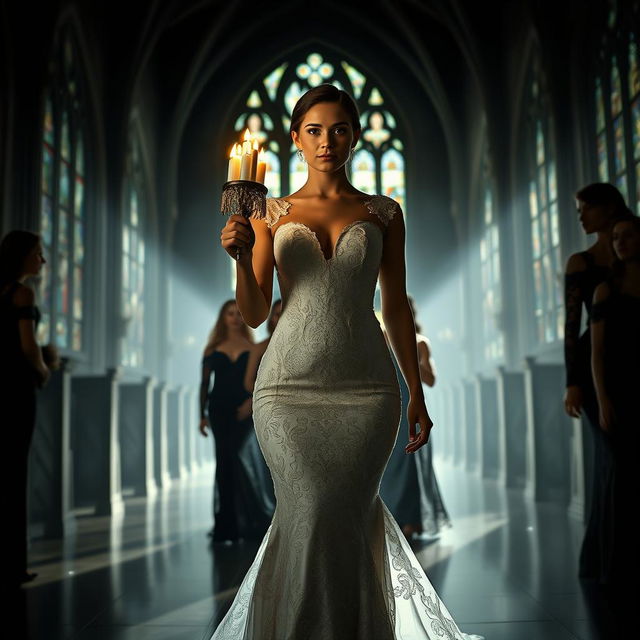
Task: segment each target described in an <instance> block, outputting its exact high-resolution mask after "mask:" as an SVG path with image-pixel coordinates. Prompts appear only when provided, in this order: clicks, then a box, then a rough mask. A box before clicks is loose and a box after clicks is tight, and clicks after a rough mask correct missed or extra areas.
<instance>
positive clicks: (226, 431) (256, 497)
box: [201, 351, 275, 541]
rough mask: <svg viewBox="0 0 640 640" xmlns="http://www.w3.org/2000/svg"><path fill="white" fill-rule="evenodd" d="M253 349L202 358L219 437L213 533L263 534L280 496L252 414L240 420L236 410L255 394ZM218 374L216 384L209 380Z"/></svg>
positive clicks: (206, 401) (218, 536) (230, 536)
mask: <svg viewBox="0 0 640 640" xmlns="http://www.w3.org/2000/svg"><path fill="white" fill-rule="evenodd" d="M248 357H249V352H248V351H245V352H244V353H242V354H241V355H240V356H239V357H238V358H237V360H235V361H232V360H231V359H230V358H229V356H227V354H225V353H223V352H222V351H214V352H213V353H211V354H210V355H208V356H205V357H204V358H203V360H202V388H201V402H202V406H203V407H204V406H208V414H209V423H210V424H211V429H212V431H213V436H214V439H215V455H216V477H215V488H214V499H213V512H214V520H215V526H214V530H213V539H214V540H216V541H218V540H237V539H238V538H252V539H259V538H262V537H263V536H264V534H265V532H266V531H267V528H268V527H269V523H270V522H271V518H272V516H273V511H274V509H275V500H274V495H273V481H272V480H271V476H270V475H269V470H268V468H267V466H266V463H265V461H264V457H263V455H262V452H261V451H260V447H259V445H258V441H257V439H256V436H255V432H254V429H253V420H252V419H251V417H249V418H247V419H246V420H241V421H238V420H237V419H236V411H237V409H238V407H239V406H240V405H241V404H242V403H243V402H244V401H245V400H246V399H247V398H249V397H251V394H250V393H249V392H248V391H247V390H246V389H245V388H244V375H245V371H246V368H247V361H248ZM212 373H213V374H214V383H213V388H212V389H211V391H210V392H209V381H210V377H211V374H212Z"/></svg>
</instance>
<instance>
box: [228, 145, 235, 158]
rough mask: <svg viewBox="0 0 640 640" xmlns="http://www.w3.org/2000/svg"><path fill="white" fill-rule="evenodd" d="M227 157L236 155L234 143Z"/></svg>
mask: <svg viewBox="0 0 640 640" xmlns="http://www.w3.org/2000/svg"><path fill="white" fill-rule="evenodd" d="M229 157H230V158H235V157H236V145H235V143H234V144H233V145H232V146H231V151H230V152H229Z"/></svg>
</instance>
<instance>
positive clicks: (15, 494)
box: [0, 282, 40, 584]
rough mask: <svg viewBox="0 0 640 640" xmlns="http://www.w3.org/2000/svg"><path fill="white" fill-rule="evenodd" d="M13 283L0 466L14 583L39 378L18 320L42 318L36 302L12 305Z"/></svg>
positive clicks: (23, 563) (8, 574) (1, 396)
mask: <svg viewBox="0 0 640 640" xmlns="http://www.w3.org/2000/svg"><path fill="white" fill-rule="evenodd" d="M21 286H24V285H21V284H20V283H18V282H15V283H13V284H12V285H11V286H10V287H9V290H8V291H7V292H6V293H4V294H3V295H2V296H0V353H1V354H2V358H1V359H0V405H1V406H2V411H3V414H4V415H3V421H2V422H3V435H2V437H3V444H4V449H5V452H6V455H5V456H4V460H3V464H2V465H1V467H2V476H1V478H2V480H1V481H2V487H3V491H2V494H3V499H2V504H3V509H2V515H3V520H4V523H5V524H4V527H3V529H4V533H5V535H6V540H5V545H6V546H5V549H6V551H7V553H6V554H5V564H4V567H3V569H2V573H3V578H4V580H7V581H9V582H10V583H12V584H15V583H16V581H20V578H21V577H22V576H24V574H25V572H26V570H27V462H28V457H29V447H30V445H31V439H32V437H33V431H34V428H35V422H36V387H37V379H36V373H35V371H34V370H33V367H32V366H31V365H30V364H29V362H28V360H27V359H26V357H25V355H24V352H23V351H22V345H21V343H20V332H19V328H18V323H19V321H20V320H21V319H23V318H27V319H30V320H33V321H34V322H35V323H36V326H37V324H38V322H39V321H40V311H39V310H38V308H37V307H35V306H28V307H16V306H15V305H14V304H13V301H12V299H13V295H14V294H15V292H16V291H17V290H18V288H19V287H21Z"/></svg>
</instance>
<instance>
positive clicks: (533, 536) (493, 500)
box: [4, 462, 631, 640]
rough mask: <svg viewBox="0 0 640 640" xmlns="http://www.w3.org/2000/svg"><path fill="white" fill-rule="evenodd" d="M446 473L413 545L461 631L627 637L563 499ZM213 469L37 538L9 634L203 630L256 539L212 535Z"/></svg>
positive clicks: (190, 634) (191, 639)
mask: <svg viewBox="0 0 640 640" xmlns="http://www.w3.org/2000/svg"><path fill="white" fill-rule="evenodd" d="M437 473H438V476H439V479H440V481H441V485H442V490H443V494H444V497H445V501H446V503H447V506H448V507H449V510H450V512H451V515H452V518H453V522H454V527H453V528H452V529H450V530H447V531H446V532H444V534H443V535H442V536H441V537H440V539H439V540H437V541H435V542H431V543H429V544H427V543H416V544H415V549H416V552H417V555H418V558H419V560H420V562H421V564H422V565H423V566H424V567H425V569H426V570H427V574H428V575H429V577H430V579H431V581H432V583H433V584H434V586H435V587H436V589H437V591H438V592H439V594H440V595H441V597H442V598H443V600H444V602H445V603H446V605H447V607H448V608H449V610H450V611H451V613H452V615H453V617H454V619H455V620H456V621H457V622H458V624H459V625H460V627H461V628H462V629H463V630H464V631H468V632H475V633H479V634H482V635H484V636H485V637H486V638H487V640H577V639H582V640H595V639H609V638H622V637H624V638H627V637H629V638H630V637H631V634H629V635H627V634H626V633H624V634H623V635H620V632H615V631H613V630H612V629H613V627H612V619H613V618H614V614H613V612H612V611H611V609H610V607H609V606H608V605H607V602H606V601H605V600H604V599H603V597H602V596H601V594H599V593H594V592H593V588H592V587H591V588H589V587H586V586H585V585H582V584H581V583H580V581H579V580H578V579H577V578H576V563H577V556H578V549H579V544H580V539H581V525H580V523H578V522H576V521H574V520H572V519H571V518H569V517H568V516H567V513H566V509H564V508H562V507H560V506H558V505H552V504H534V503H532V502H531V501H529V500H527V499H525V498H524V497H523V495H522V492H520V491H506V490H504V489H502V488H500V487H498V486H497V485H496V483H494V482H491V481H481V480H480V479H479V478H478V477H476V476H471V475H469V474H467V473H465V472H464V471H462V470H461V469H459V468H454V467H451V466H449V465H448V464H446V463H443V462H439V463H438V466H437ZM210 474H211V469H208V470H207V471H206V472H203V474H202V475H199V476H198V477H195V478H192V479H190V480H189V481H184V482H182V483H180V484H178V485H176V486H174V487H172V488H171V489H169V490H167V491H164V492H162V493H161V494H159V495H158V497H156V498H154V499H148V500H147V499H140V498H130V499H127V500H126V502H125V510H124V513H123V514H122V515H121V516H118V517H114V518H97V517H92V516H81V517H79V518H78V520H77V526H76V531H75V532H74V533H73V534H70V535H68V536H67V537H66V538H65V539H64V540H61V541H43V540H40V541H34V542H33V543H32V545H31V548H30V565H31V568H32V569H33V570H35V571H38V573H39V576H38V578H37V579H36V580H35V581H34V582H33V583H31V584H29V585H28V586H26V587H25V588H23V589H22V590H20V592H19V593H18V594H14V595H13V596H11V597H12V598H13V600H12V601H9V602H8V603H7V604H9V606H10V607H11V609H10V611H11V616H10V619H11V620H17V622H18V625H22V628H18V629H17V630H16V635H10V636H4V637H7V638H9V637H11V638H25V639H29V640H58V639H63V638H64V639H66V640H70V639H73V640H116V639H117V640H134V639H135V640H203V639H208V638H209V637H210V635H211V630H212V628H214V627H215V625H216V624H217V622H218V621H219V620H220V619H221V617H222V616H223V615H224V613H225V611H226V609H227V607H228V606H229V604H230V602H231V600H232V599H233V596H234V594H235V591H236V589H237V588H238V586H239V584H240V582H241V580H242V577H243V576H244V573H245V572H246V570H247V568H248V567H249V565H250V563H251V561H252V559H253V556H254V554H255V552H256V550H257V546H258V543H254V542H251V543H249V542H245V543H243V544H241V545H236V546H230V547H217V546H216V547H213V548H211V547H210V546H209V544H208V538H207V537H206V531H207V530H208V528H209V527H210V525H211V522H210V504H211V493H212V488H211V484H210V478H211V475H210ZM300 640H304V639H302V638H301V639H300ZM327 640H330V639H327ZM372 640H375V639H372Z"/></svg>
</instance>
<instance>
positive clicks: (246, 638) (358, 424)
mask: <svg viewBox="0 0 640 640" xmlns="http://www.w3.org/2000/svg"><path fill="white" fill-rule="evenodd" d="M359 136H360V118H359V114H358V109H357V107H356V105H355V102H354V101H353V99H352V98H351V97H350V96H349V95H348V94H347V93H345V92H344V91H341V90H338V89H337V88H336V87H333V86H332V85H321V86H318V87H315V88H314V89H311V90H310V91H308V92H307V93H306V94H305V95H303V96H302V97H301V98H300V100H299V101H298V103H297V104H296V106H295V108H294V110H293V113H292V115H291V137H292V139H293V141H294V143H295V145H296V147H297V148H298V154H299V155H300V156H301V158H304V160H306V162H307V164H308V169H309V175H308V179H307V182H306V184H305V185H304V186H303V187H302V188H301V189H300V190H299V191H297V192H296V193H294V194H292V195H290V196H288V197H286V198H270V199H268V201H267V216H266V219H264V220H251V221H247V220H245V219H244V218H242V217H241V216H232V217H230V218H229V221H228V223H227V224H226V225H225V227H224V228H223V229H222V233H221V244H222V246H223V247H224V249H225V250H226V251H227V253H229V254H230V255H231V256H233V257H235V255H236V248H239V249H240V257H239V259H238V261H237V288H236V300H237V304H238V308H239V309H240V311H241V313H242V316H243V318H244V320H245V321H246V322H247V324H249V325H250V326H252V327H257V326H258V325H259V324H261V323H262V322H264V320H265V319H266V318H267V315H268V314H269V309H270V306H271V295H272V285H273V271H274V267H275V269H276V271H277V274H278V279H279V283H280V290H281V292H282V299H283V308H282V315H281V317H280V321H279V323H278V326H277V327H276V329H275V331H274V333H273V336H272V338H271V342H270V343H269V346H268V348H267V350H266V352H265V355H264V357H263V359H262V362H261V363H260V368H259V370H258V375H257V379H256V383H255V388H254V399H253V411H254V423H255V429H256V434H257V437H258V441H259V443H260V447H261V449H262V452H263V453H264V457H265V460H266V461H267V464H268V466H269V470H270V472H271V475H272V478H273V483H274V489H275V495H276V500H277V506H276V511H275V514H274V516H273V520H272V522H271V525H270V527H269V530H268V531H267V533H266V535H265V537H264V539H263V541H262V544H261V546H260V548H259V550H258V553H257V555H256V558H255V560H254V562H253V564H252V566H251V567H250V569H249V571H248V572H247V574H246V576H245V578H244V580H243V582H242V584H241V585H240V588H239V590H238V593H237V595H236V597H235V600H234V601H233V603H232V605H231V608H230V609H229V611H228V612H227V614H226V616H225V617H224V619H223V620H222V622H221V623H220V625H219V626H218V628H217V629H216V631H215V633H214V634H213V638H212V640H239V639H243V640H396V639H397V640H432V639H433V640H435V639H436V638H437V639H438V640H442V639H443V638H446V639H450V640H460V639H461V638H469V637H470V636H466V635H465V634H463V633H461V632H460V630H459V629H458V627H457V625H456V623H455V622H454V621H453V619H452V618H451V615H450V614H449V612H448V611H447V609H446V608H445V606H444V604H443V603H442V602H441V600H440V599H439V598H438V595H437V594H436V593H435V591H434V589H433V587H432V586H431V584H430V582H429V580H428V579H427V577H426V575H425V573H424V571H423V570H422V568H421V567H420V565H419V563H418V561H417V559H416V557H415V555H414V554H413V552H412V551H411V548H410V547H409V545H408V543H407V542H406V540H405V538H404V536H403V534H402V532H401V531H400V529H399V528H398V525H397V524H396V522H395V521H394V519H393V517H392V516H391V514H390V512H389V511H388V509H387V508H386V506H385V505H384V503H383V502H382V500H381V499H380V496H379V495H378V489H379V487H380V480H381V477H382V474H383V472H384V469H385V466H386V464H387V460H388V459H389V456H390V454H391V451H392V449H393V447H394V443H395V440H396V437H398V423H399V421H400V393H399V388H398V379H397V377H396V373H395V369H394V366H393V363H392V360H391V356H390V353H389V350H388V347H387V346H386V342H385V339H384V337H383V334H382V331H381V330H380V326H379V324H378V321H377V320H376V317H375V315H374V313H373V295H374V291H375V286H376V280H377V279H378V277H379V278H380V288H381V294H382V313H383V318H384V323H385V325H386V328H387V333H388V336H389V339H390V343H391V345H392V347H393V351H394V352H395V354H396V357H397V360H398V362H399V364H400V368H401V370H402V374H403V376H404V378H405V380H406V382H407V386H408V387H409V390H410V393H411V398H410V402H409V406H408V409H407V417H408V423H409V434H408V437H409V442H408V444H407V445H406V447H405V451H406V452H407V453H408V454H413V453H415V452H416V451H417V450H418V449H419V448H420V447H422V446H423V445H424V444H426V442H427V440H428V438H429V431H430V430H431V428H432V426H433V424H432V422H431V419H430V418H429V414H428V413H427V409H426V406H425V402H424V397H423V392H422V385H421V383H420V375H419V371H418V359H417V353H416V341H415V326H414V322H413V316H412V314H411V309H410V307H409V303H408V301H407V295H406V290H405V261H404V240H405V228H404V220H403V215H402V211H401V210H400V207H399V206H398V204H397V203H396V202H395V201H393V200H391V199H390V198H387V197H385V196H370V195H368V194H366V193H362V192H361V191H358V190H357V189H355V188H354V187H353V186H352V185H351V184H350V183H349V180H348V178H347V173H346V165H347V163H348V161H349V159H350V157H351V154H352V152H353V148H354V146H355V145H356V143H357V142H358V138H359ZM417 424H419V425H420V429H419V430H417V429H416V425H417ZM401 437H404V434H402V436H401ZM476 637H477V636H476Z"/></svg>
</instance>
